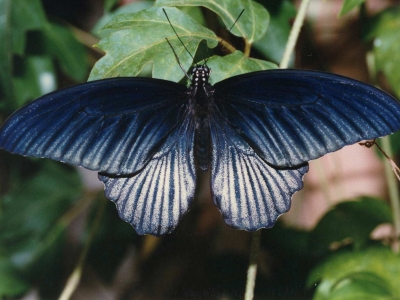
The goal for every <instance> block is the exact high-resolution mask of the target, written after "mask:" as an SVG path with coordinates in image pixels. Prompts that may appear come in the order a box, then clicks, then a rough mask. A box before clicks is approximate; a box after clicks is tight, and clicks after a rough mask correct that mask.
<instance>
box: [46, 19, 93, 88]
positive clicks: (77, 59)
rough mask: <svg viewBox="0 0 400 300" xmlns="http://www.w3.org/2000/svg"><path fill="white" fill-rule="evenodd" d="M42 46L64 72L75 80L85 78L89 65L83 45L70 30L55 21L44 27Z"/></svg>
mask: <svg viewBox="0 0 400 300" xmlns="http://www.w3.org/2000/svg"><path fill="white" fill-rule="evenodd" d="M43 32H44V35H45V40H44V47H45V51H46V53H47V54H49V55H51V56H52V57H55V58H56V59H57V60H58V62H59V63H60V66H61V69H62V70H63V72H65V74H67V75H68V76H70V77H71V78H74V79H75V80H76V81H84V80H85V79H86V78H87V75H88V70H89V66H88V63H87V59H86V50H85V47H84V46H83V45H82V44H81V43H80V42H78V40H77V39H76V38H75V36H74V35H73V34H72V32H71V30H70V29H68V28H67V27H64V26H60V25H58V24H55V23H51V24H48V26H46V27H45V28H44V31H43Z"/></svg>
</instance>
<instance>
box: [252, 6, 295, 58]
mask: <svg viewBox="0 0 400 300" xmlns="http://www.w3.org/2000/svg"><path fill="white" fill-rule="evenodd" d="M265 2H266V3H265V5H266V8H267V9H268V11H269V13H270V15H271V22H270V24H269V26H268V30H267V33H266V34H265V35H264V36H263V37H262V38H261V39H260V40H258V41H256V42H255V43H254V45H253V47H254V49H256V50H257V51H259V52H260V53H261V54H263V55H264V56H265V57H266V58H268V59H270V60H272V61H273V62H275V63H280V61H281V60H282V56H283V52H284V51H285V47H286V43H287V41H288V38H289V33H290V30H291V28H292V27H291V20H293V19H294V17H295V16H296V8H295V7H294V5H293V3H292V2H291V1H289V0H283V1H273V2H272V1H265Z"/></svg>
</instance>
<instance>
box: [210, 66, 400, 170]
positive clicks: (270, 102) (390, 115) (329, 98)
mask: <svg viewBox="0 0 400 300" xmlns="http://www.w3.org/2000/svg"><path fill="white" fill-rule="evenodd" d="M214 88H215V92H214V99H215V105H216V107H217V110H218V111H219V112H220V113H221V114H222V115H223V117H224V118H225V119H226V120H227V122H228V123H229V124H230V125H231V126H232V128H234V129H235V131H236V132H237V133H239V134H240V135H241V136H242V137H243V138H244V140H246V142H247V143H248V144H249V145H250V146H251V147H252V148H253V149H254V150H255V151H256V153H257V154H258V155H260V157H262V158H263V159H265V160H266V161H267V162H268V163H270V164H271V165H274V166H278V167H292V166H297V165H299V164H301V163H304V162H306V161H309V160H311V159H316V158H318V157H321V156H322V155H325V154H326V153H328V152H332V151H336V150H338V149H340V148H342V147H343V146H345V145H350V144H354V143H356V142H358V141H360V140H367V139H374V138H377V137H381V136H384V135H387V134H389V133H392V132H394V131H396V130H398V129H399V128H400V105H399V103H398V102H397V101H396V100H395V99H394V98H393V97H391V96H390V95H388V94H386V93H385V92H383V91H380V90H378V89H376V88H374V87H372V86H369V85H367V84H364V83H361V82H359V81H356V80H353V79H350V78H346V77H342V76H338V75H333V74H328V73H322V72H314V71H297V70H272V71H261V72H253V73H249V74H244V75H239V76H235V77H231V78H228V79H226V80H224V81H221V82H219V83H217V84H215V85H214Z"/></svg>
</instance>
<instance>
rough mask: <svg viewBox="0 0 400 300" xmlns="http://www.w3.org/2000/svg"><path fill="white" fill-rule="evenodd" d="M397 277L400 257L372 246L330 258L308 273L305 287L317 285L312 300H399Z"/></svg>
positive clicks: (382, 248)
mask: <svg viewBox="0 0 400 300" xmlns="http://www.w3.org/2000/svg"><path fill="white" fill-rule="evenodd" d="M399 274H400V256H398V255H396V254H395V253H393V252H392V251H391V250H390V249H388V248H384V247H374V248H368V249H366V250H364V251H361V252H345V253H339V254H336V255H334V256H332V257H330V258H329V259H328V260H326V261H325V262H324V263H322V264H321V265H320V266H318V267H317V268H315V269H314V270H313V271H312V273H311V275H310V276H309V278H308V286H309V287H312V286H314V285H317V289H316V292H315V295H314V300H332V299H335V300H336V299H337V300H338V299H346V300H350V299H354V300H355V299H371V300H372V299H399V298H400V286H399V284H398V282H399ZM318 282H319V283H318ZM317 283H318V284H317ZM368 294H369V295H370V296H368ZM357 297H358V298H357Z"/></svg>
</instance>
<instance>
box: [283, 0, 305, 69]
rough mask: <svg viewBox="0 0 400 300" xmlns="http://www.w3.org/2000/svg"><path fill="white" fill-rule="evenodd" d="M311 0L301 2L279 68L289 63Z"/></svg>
mask: <svg viewBox="0 0 400 300" xmlns="http://www.w3.org/2000/svg"><path fill="white" fill-rule="evenodd" d="M309 3H310V0H302V1H301V3H300V7H299V11H298V13H297V15H296V19H295V20H294V24H293V27H292V30H291V31H290V34H289V39H288V42H287V44H286V48H285V52H284V53H283V58H282V61H281V64H280V65H279V68H281V69H286V68H287V67H288V65H289V61H290V57H291V55H292V53H293V50H294V47H295V45H296V42H297V39H298V37H299V34H300V29H301V27H302V26H303V23H304V18H305V16H306V10H307V7H308V4H309Z"/></svg>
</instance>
